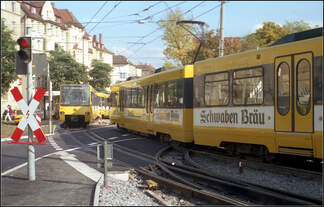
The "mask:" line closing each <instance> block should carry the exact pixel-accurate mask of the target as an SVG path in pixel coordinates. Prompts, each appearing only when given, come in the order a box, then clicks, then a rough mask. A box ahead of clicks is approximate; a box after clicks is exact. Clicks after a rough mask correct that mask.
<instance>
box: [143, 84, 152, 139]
mask: <svg viewBox="0 0 324 207" xmlns="http://www.w3.org/2000/svg"><path fill="white" fill-rule="evenodd" d="M146 90H147V92H146V94H147V96H146V100H145V101H146V103H147V104H146V109H145V110H146V120H147V126H146V127H147V130H148V133H151V134H153V101H154V100H153V85H149V86H147V87H146Z"/></svg>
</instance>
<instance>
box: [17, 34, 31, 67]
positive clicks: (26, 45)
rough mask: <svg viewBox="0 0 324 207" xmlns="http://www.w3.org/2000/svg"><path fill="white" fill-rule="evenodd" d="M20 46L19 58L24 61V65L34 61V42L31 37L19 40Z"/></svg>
mask: <svg viewBox="0 0 324 207" xmlns="http://www.w3.org/2000/svg"><path fill="white" fill-rule="evenodd" d="M17 43H18V44H19V47H20V49H19V51H18V53H17V54H18V57H19V58H20V59H21V60H23V61H24V63H29V62H30V61H31V60H32V42H31V37H21V38H19V39H18V40H17Z"/></svg>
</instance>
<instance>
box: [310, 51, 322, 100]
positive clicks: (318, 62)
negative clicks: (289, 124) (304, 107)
mask: <svg viewBox="0 0 324 207" xmlns="http://www.w3.org/2000/svg"><path fill="white" fill-rule="evenodd" d="M322 66H323V57H316V58H314V76H313V77H314V86H313V87H314V104H323V94H324V90H323V76H322V73H323V69H322Z"/></svg>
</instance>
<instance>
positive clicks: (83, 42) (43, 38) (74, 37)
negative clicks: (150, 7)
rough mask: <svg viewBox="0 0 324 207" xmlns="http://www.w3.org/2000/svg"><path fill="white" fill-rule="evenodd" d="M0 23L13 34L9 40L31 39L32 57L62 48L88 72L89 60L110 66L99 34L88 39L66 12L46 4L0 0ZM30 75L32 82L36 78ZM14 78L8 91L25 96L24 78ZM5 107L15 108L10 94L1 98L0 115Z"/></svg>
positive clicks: (111, 55) (73, 18) (110, 56)
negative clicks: (16, 89)
mask: <svg viewBox="0 0 324 207" xmlns="http://www.w3.org/2000/svg"><path fill="white" fill-rule="evenodd" d="M1 24H2V25H6V26H7V27H8V28H9V29H10V30H11V31H12V32H13V39H18V38H19V37H22V36H27V37H32V50H33V54H37V53H45V54H47V55H48V54H49V52H50V51H52V50H55V48H57V47H62V49H63V50H65V51H67V52H69V53H70V54H71V55H72V56H73V57H74V58H75V60H76V61H77V62H79V63H81V64H83V65H85V66H87V70H91V62H92V60H93V59H98V60H101V61H103V62H105V63H107V64H110V65H111V66H113V53H112V52H111V51H109V50H108V49H107V48H106V47H105V46H104V44H103V43H102V34H100V35H99V36H100V39H99V42H98V41H97V40H96V35H94V36H93V37H91V36H90V35H89V34H88V33H87V32H86V31H85V28H84V27H83V26H82V25H81V24H80V22H79V21H78V20H77V19H76V18H75V17H74V15H73V14H72V13H71V12H70V11H69V10H68V9H56V8H55V4H54V3H51V2H50V1H1ZM17 49H19V48H18V45H17ZM33 76H34V77H33V79H34V83H35V79H37V77H35V75H34V74H33ZM18 77H19V79H18V80H17V81H14V82H13V83H12V84H11V86H10V88H13V87H18V88H19V90H20V91H21V92H22V94H23V97H26V88H27V80H26V75H18ZM35 85H36V84H34V91H35V90H36V88H35ZM8 104H10V105H12V106H13V108H18V106H17V104H16V103H15V100H14V99H13V97H12V96H11V94H10V92H8V93H7V94H4V95H2V96H1V113H3V110H4V107H5V106H6V105H8Z"/></svg>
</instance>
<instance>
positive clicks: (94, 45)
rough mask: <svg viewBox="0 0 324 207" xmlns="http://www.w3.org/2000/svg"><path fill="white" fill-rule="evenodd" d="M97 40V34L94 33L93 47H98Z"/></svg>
mask: <svg viewBox="0 0 324 207" xmlns="http://www.w3.org/2000/svg"><path fill="white" fill-rule="evenodd" d="M96 41H97V36H96V35H93V40H92V42H93V47H96Z"/></svg>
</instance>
